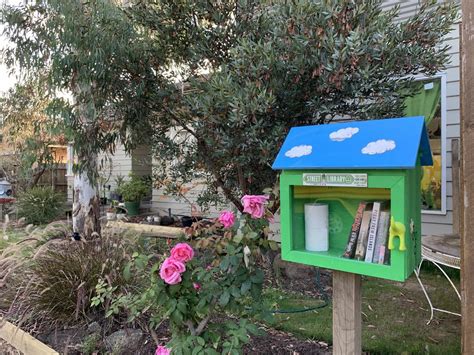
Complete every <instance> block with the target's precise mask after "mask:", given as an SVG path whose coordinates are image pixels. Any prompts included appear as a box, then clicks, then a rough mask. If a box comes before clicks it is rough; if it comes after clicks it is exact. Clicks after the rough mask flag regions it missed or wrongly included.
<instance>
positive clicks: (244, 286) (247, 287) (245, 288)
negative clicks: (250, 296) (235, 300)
mask: <svg viewBox="0 0 474 355" xmlns="http://www.w3.org/2000/svg"><path fill="white" fill-rule="evenodd" d="M251 287H252V282H251V281H250V280H247V281H245V282H244V283H243V284H242V286H240V293H241V294H242V295H244V294H246V293H247V292H248V291H249V290H250V288H251Z"/></svg>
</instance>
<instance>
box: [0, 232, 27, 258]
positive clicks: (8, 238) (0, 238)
mask: <svg viewBox="0 0 474 355" xmlns="http://www.w3.org/2000/svg"><path fill="white" fill-rule="evenodd" d="M26 236H27V233H25V231H24V230H23V229H19V230H18V229H17V230H14V229H10V228H8V229H7V230H5V231H3V230H2V229H0V252H1V251H2V250H3V249H5V248H6V247H7V246H9V245H10V244H14V243H16V242H18V241H20V240H21V239H23V238H24V237H26Z"/></svg>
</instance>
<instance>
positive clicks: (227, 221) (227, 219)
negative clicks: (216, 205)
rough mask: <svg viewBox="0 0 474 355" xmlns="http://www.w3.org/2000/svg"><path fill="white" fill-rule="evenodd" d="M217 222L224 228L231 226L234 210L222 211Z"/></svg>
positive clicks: (233, 220)
mask: <svg viewBox="0 0 474 355" xmlns="http://www.w3.org/2000/svg"><path fill="white" fill-rule="evenodd" d="M219 222H221V223H222V225H223V226H224V228H230V227H232V226H233V225H234V222H235V215H234V212H231V211H222V212H221V215H220V216H219Z"/></svg>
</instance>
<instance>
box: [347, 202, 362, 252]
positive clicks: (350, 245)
mask: <svg viewBox="0 0 474 355" xmlns="http://www.w3.org/2000/svg"><path fill="white" fill-rule="evenodd" d="M366 206H367V203H366V202H360V203H359V207H358V208H357V212H356V215H355V218H354V223H352V228H351V231H350V233H349V240H348V242H347V245H346V250H345V251H344V254H343V257H344V258H353V257H354V252H355V249H356V245H357V237H358V236H359V230H360V224H361V223H362V216H363V214H364V210H365V207H366Z"/></svg>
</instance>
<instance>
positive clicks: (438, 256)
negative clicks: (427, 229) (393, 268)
mask: <svg viewBox="0 0 474 355" xmlns="http://www.w3.org/2000/svg"><path fill="white" fill-rule="evenodd" d="M460 243H461V239H460V237H459V235H457V234H449V235H429V236H423V237H422V239H421V261H420V264H419V265H418V267H417V268H416V269H415V275H416V278H417V279H418V282H419V284H420V286H421V289H422V290H423V293H424V294H425V296H426V300H427V301H428V304H429V305H430V310H431V317H430V320H429V321H428V322H427V323H426V324H430V322H431V321H432V320H433V317H434V312H435V311H437V312H443V313H449V314H454V315H456V316H461V314H459V313H455V312H451V311H448V310H445V309H442V308H437V307H435V306H434V305H433V302H432V301H431V299H430V296H429V294H428V292H427V291H426V288H425V286H424V285H423V282H422V281H421V278H420V270H421V265H422V264H423V262H424V261H430V262H431V263H433V264H434V265H436V267H437V268H438V269H439V270H440V271H441V272H442V274H443V275H444V276H445V277H446V279H447V280H448V281H449V283H450V285H451V286H452V287H453V289H454V291H455V292H456V295H457V296H458V298H459V300H460V301H461V294H460V293H459V290H458V289H457V287H456V286H455V285H454V283H453V281H452V280H451V279H450V277H449V276H448V274H447V273H446V271H444V269H443V268H442V267H441V265H444V266H447V267H450V268H453V269H458V270H459V269H460V268H461V257H460Z"/></svg>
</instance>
